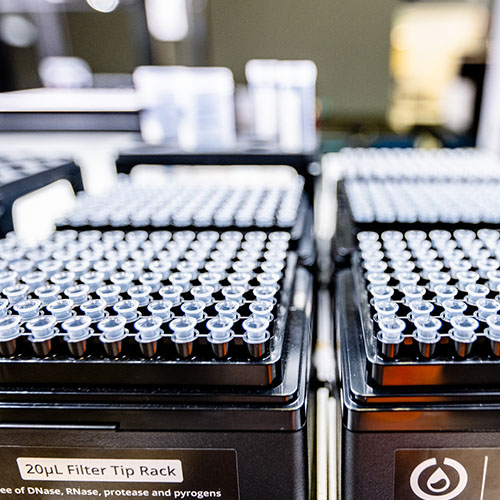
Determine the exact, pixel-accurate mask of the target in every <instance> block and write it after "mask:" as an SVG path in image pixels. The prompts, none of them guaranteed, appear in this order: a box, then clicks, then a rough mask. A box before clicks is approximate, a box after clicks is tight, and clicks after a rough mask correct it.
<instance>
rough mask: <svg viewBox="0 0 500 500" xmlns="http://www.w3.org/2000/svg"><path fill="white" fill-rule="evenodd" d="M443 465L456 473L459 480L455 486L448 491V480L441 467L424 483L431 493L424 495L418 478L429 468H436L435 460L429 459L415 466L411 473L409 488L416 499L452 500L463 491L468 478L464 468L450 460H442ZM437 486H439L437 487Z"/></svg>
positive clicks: (449, 482)
mask: <svg viewBox="0 0 500 500" xmlns="http://www.w3.org/2000/svg"><path fill="white" fill-rule="evenodd" d="M443 464H444V465H446V466H448V467H452V468H453V469H455V471H456V472H457V473H458V478H459V479H458V484H457V486H456V487H455V488H454V489H453V490H452V491H448V490H449V489H450V486H451V481H450V478H449V477H448V475H447V474H446V472H445V471H444V470H443V469H442V468H441V467H437V469H436V470H435V471H434V472H433V473H432V474H431V475H430V476H429V478H428V479H427V482H426V487H427V489H428V490H429V491H431V492H432V493H425V491H423V490H422V488H421V487H420V485H419V479H420V476H421V475H422V473H423V472H424V471H425V470H426V469H428V468H429V467H436V466H437V460H436V459H435V458H429V459H428V460H424V461H423V462H422V463H420V464H419V465H417V466H416V467H415V469H413V472H412V473H411V477H410V486H411V489H412V491H413V493H415V495H417V497H418V498H421V499H422V500H451V499H452V498H456V497H458V495H460V493H462V491H464V490H465V487H466V486H467V481H468V476H467V471H466V470H465V469H464V466H463V465H462V464H461V463H460V462H457V461H456V460H453V459H451V458H445V459H444V460H443ZM438 484H439V485H440V486H437V485H438ZM441 484H442V486H441Z"/></svg>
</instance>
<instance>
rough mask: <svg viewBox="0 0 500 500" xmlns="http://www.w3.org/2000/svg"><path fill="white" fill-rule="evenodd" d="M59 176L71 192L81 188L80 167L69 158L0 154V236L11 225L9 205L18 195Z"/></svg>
mask: <svg viewBox="0 0 500 500" xmlns="http://www.w3.org/2000/svg"><path fill="white" fill-rule="evenodd" d="M60 179H67V180H68V181H69V182H70V183H71V186H72V187H73V190H74V191H75V193H77V192H79V191H82V190H83V182H82V175H81V172H80V168H79V167H78V166H77V165H75V163H73V162H72V161H71V160H68V159H62V158H50V159H49V158H37V157H28V156H20V155H2V156H0V207H1V210H2V214H1V216H0V236H4V235H5V234H7V233H8V232H9V231H12V229H13V227H14V225H13V220H12V205H13V204H14V202H15V201H16V200H17V199H18V198H20V197H21V196H24V195H26V194H28V193H31V192H33V191H36V190H37V189H40V188H42V187H45V186H47V185H49V184H51V183H52V182H55V181H57V180H60Z"/></svg>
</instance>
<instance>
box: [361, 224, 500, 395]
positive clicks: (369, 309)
mask: <svg viewBox="0 0 500 500" xmlns="http://www.w3.org/2000/svg"><path fill="white" fill-rule="evenodd" d="M499 234H500V233H499V231H498V230H492V229H480V230H478V231H477V232H474V231H471V230H467V229H465V230H464V229H460V230H456V231H454V232H453V234H451V233H450V232H449V231H446V230H438V229H436V230H433V231H430V232H429V233H425V232H423V231H419V230H411V231H408V232H406V233H404V234H403V233H401V232H399V231H385V232H383V233H381V234H379V233H375V232H361V233H359V234H358V242H359V243H358V252H357V253H356V256H355V259H354V266H353V272H354V276H355V283H356V284H357V293H356V297H355V300H356V302H357V303H358V306H359V311H360V319H361V326H362V332H361V336H362V342H363V343H364V346H365V352H366V362H367V368H368V372H369V374H370V376H371V377H372V379H373V380H374V381H375V382H376V383H378V384H381V385H387V386H418V385H422V386H447V385H449V386H452V385H455V386H456V385H466V386H467V385H471V386H477V385H483V386H488V385H498V384H500V336H499V333H500V329H499V327H498V325H500V314H499V313H500V295H499V294H500V290H499V286H500V263H499V257H500V240H499Z"/></svg>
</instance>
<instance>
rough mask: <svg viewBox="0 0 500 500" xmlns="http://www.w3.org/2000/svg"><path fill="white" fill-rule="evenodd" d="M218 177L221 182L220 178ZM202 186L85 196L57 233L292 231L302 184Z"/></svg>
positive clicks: (128, 186) (177, 182) (182, 182)
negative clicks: (182, 229)
mask: <svg viewBox="0 0 500 500" xmlns="http://www.w3.org/2000/svg"><path fill="white" fill-rule="evenodd" d="M216 177H217V176H216ZM221 180H222V183H221V182H219V183H217V184H214V183H212V184H210V182H209V183H208V184H207V183H201V182H196V181H194V182H193V181H190V180H186V179H179V178H178V177H176V176H175V174H174V175H172V178H171V180H170V181H169V182H166V183H162V184H161V185H157V186H151V185H149V186H146V185H138V184H134V183H133V182H132V181H130V180H128V179H127V178H125V179H123V178H122V179H121V180H120V181H119V182H118V183H117V185H116V186H115V187H114V188H113V190H112V191H111V192H108V193H105V194H102V195H89V194H87V193H81V194H79V195H78V197H77V202H76V206H75V207H74V209H73V210H72V211H71V213H69V214H68V215H66V216H64V217H63V218H61V219H60V220H59V221H58V226H59V227H84V226H90V227H105V226H111V227H123V226H132V227H145V226H152V227H168V226H173V227H186V226H196V227H210V226H214V227H230V226H237V227H242V228H246V227H252V226H257V227H261V228H271V227H278V228H289V227H292V226H293V224H294V222H295V220H296V218H297V212H298V207H299V204H300V200H301V197H302V192H303V187H304V179H303V178H302V177H297V179H296V180H294V181H293V182H291V183H290V184H289V185H288V186H286V187H279V186H277V187H269V186H264V185H255V186H242V185H237V184H234V183H233V184H232V185H231V184H225V183H224V180H223V178H222V179H221Z"/></svg>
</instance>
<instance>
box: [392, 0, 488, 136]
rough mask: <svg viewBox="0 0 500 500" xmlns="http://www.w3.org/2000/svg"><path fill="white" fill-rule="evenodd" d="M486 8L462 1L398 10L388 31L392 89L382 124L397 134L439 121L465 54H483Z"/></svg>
mask: <svg viewBox="0 0 500 500" xmlns="http://www.w3.org/2000/svg"><path fill="white" fill-rule="evenodd" d="M489 15H490V13H489V10H488V8H487V7H485V6H484V5H478V4H465V3H463V2H451V3H450V2H447V3H434V2H432V3H430V2H429V3H425V2H424V3H418V4H412V5H405V6H401V7H398V9H397V10H396V12H395V15H394V20H393V28H392V31H391V57H390V71H391V75H392V78H393V84H394V87H393V91H392V96H391V105H390V107H389V112H388V114H389V116H388V120H389V123H390V124H391V126H392V127H393V128H394V129H395V130H397V131H401V132H404V131H407V130H408V129H410V128H411V127H413V126H415V125H439V124H441V123H442V112H441V108H442V101H443V95H444V93H445V92H446V90H447V89H448V88H449V87H450V86H451V85H452V83H453V81H454V80H455V78H456V77H457V75H458V72H459V69H460V61H461V60H462V58H463V57H465V56H474V55H479V54H482V53H484V51H485V46H486V34H487V31H488V22H489Z"/></svg>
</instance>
